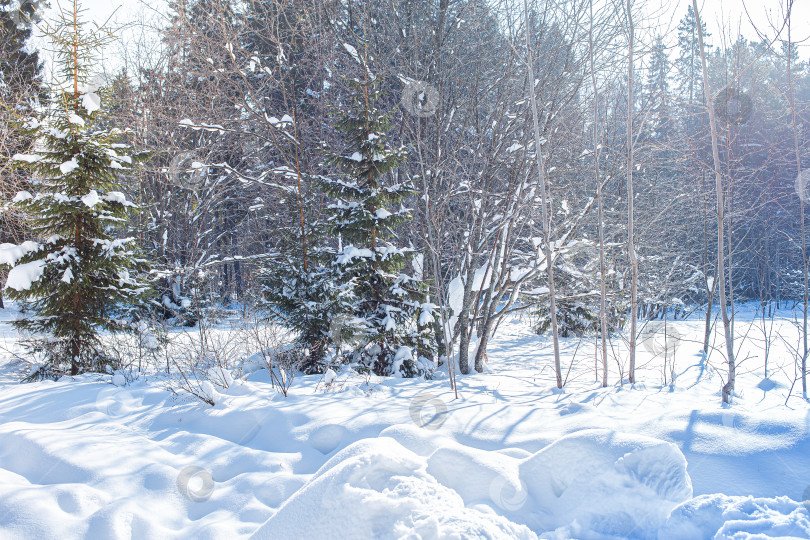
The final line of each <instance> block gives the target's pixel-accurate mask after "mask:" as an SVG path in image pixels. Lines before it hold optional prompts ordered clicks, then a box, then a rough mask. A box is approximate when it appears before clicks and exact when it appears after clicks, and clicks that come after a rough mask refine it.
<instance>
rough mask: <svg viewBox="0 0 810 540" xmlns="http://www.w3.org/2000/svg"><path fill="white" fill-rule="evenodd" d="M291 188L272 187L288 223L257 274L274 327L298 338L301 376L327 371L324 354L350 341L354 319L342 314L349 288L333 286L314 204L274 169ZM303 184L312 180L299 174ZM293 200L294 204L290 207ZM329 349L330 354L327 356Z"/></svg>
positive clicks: (287, 172)
mask: <svg viewBox="0 0 810 540" xmlns="http://www.w3.org/2000/svg"><path fill="white" fill-rule="evenodd" d="M278 172H280V173H281V174H282V175H283V176H286V177H288V178H287V179H288V180H290V182H289V184H291V185H287V183H285V184H284V185H276V186H275V187H276V188H277V189H278V190H280V191H281V192H282V193H283V194H284V196H285V199H286V200H287V201H288V202H289V203H291V204H289V205H288V206H287V208H289V219H287V220H283V223H287V225H284V224H282V225H281V227H279V228H278V229H277V230H276V233H277V234H278V235H279V236H280V238H279V240H278V243H277V245H278V246H279V249H278V250H277V251H276V252H274V253H272V255H271V256H269V257H268V258H267V260H266V261H265V265H264V267H263V268H262V269H261V271H260V273H259V278H260V281H261V284H262V302H263V304H264V306H265V307H266V308H267V309H268V310H269V312H270V313H271V314H272V317H273V319H274V321H275V322H278V323H280V324H282V325H283V326H285V327H286V328H289V329H290V330H292V331H293V332H295V334H296V340H295V341H296V344H297V345H298V346H299V347H298V348H297V349H296V355H295V356H296V360H297V361H298V364H299V367H300V368H301V370H302V371H303V372H304V373H308V374H311V373H321V372H323V371H324V370H325V366H326V361H327V360H328V358H327V355H328V354H329V353H330V352H332V353H333V352H335V350H336V346H337V348H339V346H340V343H341V341H342V339H343V338H351V336H352V330H351V329H352V322H353V321H352V320H351V319H346V317H345V314H346V313H348V312H350V311H351V309H352V306H353V304H352V300H353V291H352V288H351V286H350V284H346V283H344V284H340V283H337V282H336V279H335V278H336V275H337V274H336V271H335V269H334V268H333V267H332V266H331V264H330V263H331V262H332V259H333V254H334V250H331V249H329V248H327V247H325V246H324V238H325V237H326V235H327V234H328V231H327V229H326V226H325V223H324V222H323V220H322V219H320V218H319V217H318V216H317V215H316V210H317V204H316V201H315V200H313V198H312V197H311V196H309V195H308V194H307V193H302V192H301V189H302V187H301V184H300V183H297V181H298V177H299V173H297V172H296V171H293V170H291V169H287V168H285V167H283V168H280V169H278ZM300 176H301V179H300V180H301V181H302V182H303V183H304V184H306V185H313V184H314V183H315V179H314V178H312V177H311V176H309V175H307V174H304V173H300ZM293 201H295V203H293ZM330 349H332V350H331V351H330Z"/></svg>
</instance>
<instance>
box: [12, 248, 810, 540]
mask: <svg viewBox="0 0 810 540" xmlns="http://www.w3.org/2000/svg"><path fill="white" fill-rule="evenodd" d="M3 249H7V248H4V247H2V246H0V253H3V251H2V250H3ZM17 268H21V267H20V266H18V267H17ZM17 268H15V269H14V270H16V269H17ZM14 270H12V272H14ZM16 316H17V312H16V311H15V310H14V309H7V310H0V351H2V352H0V538H24V539H27V538H32V539H33V538H56V537H58V538H65V539H74V538H77V539H78V538H90V539H96V538H99V539H100V538H213V539H219V538H222V539H231V538H236V539H240V538H258V539H261V538H272V539H275V538H307V539H321V538H323V539H334V538H341V539H343V538H347V539H352V538H423V539H426V538H494V539H500V538H503V539H507V538H509V539H511V538H527V539H529V538H532V539H533V538H548V539H568V538H580V539H608V538H609V539H616V538H639V539H647V538H660V539H703V538H717V539H731V538H735V539H736V538H746V539H754V538H757V539H758V538H774V537H781V538H808V537H810V513H809V512H808V509H807V508H806V506H805V504H803V503H802V501H803V500H805V499H806V498H807V493H808V489H809V488H808V484H810V457H809V456H810V424H808V422H807V418H808V417H810V414H808V413H810V406H809V405H808V403H807V402H806V401H804V400H803V399H802V398H801V397H800V395H797V394H796V393H795V392H794V395H793V397H791V398H790V399H789V400H788V405H787V406H786V405H785V398H786V393H787V392H788V390H789V387H790V384H791V382H792V381H791V379H790V377H791V376H792V358H791V357H790V355H789V352H788V349H787V345H784V344H783V343H782V342H783V341H784V343H789V342H791V340H793V341H795V339H796V337H797V335H798V334H797V332H796V327H795V326H794V325H793V322H792V320H793V317H794V313H792V312H787V311H783V312H780V313H779V314H778V316H777V317H776V318H775V319H774V325H775V327H776V331H778V332H780V333H781V336H782V337H783V338H784V339H783V340H781V341H780V340H777V339H774V341H773V342H772V344H771V347H772V349H771V356H770V360H769V365H770V366H771V367H772V370H771V376H770V377H769V378H765V377H764V374H763V373H762V358H761V354H762V353H761V350H760V349H758V345H756V343H755V342H754V341H752V340H751V339H748V340H746V339H744V338H743V336H746V335H749V336H750V335H752V334H753V333H754V332H756V331H757V328H758V327H757V325H758V324H760V323H759V322H758V321H757V318H756V317H755V312H754V310H753V309H748V308H744V309H740V310H738V312H737V317H736V322H735V331H736V332H737V334H738V336H739V340H740V341H739V347H740V348H741V354H740V358H747V359H746V360H745V361H744V362H743V365H744V369H741V371H740V373H739V375H738V381H737V382H738V389H737V397H736V398H735V400H734V402H733V404H732V406H731V407H729V408H723V407H721V405H720V396H719V390H720V387H721V379H720V377H719V375H718V373H719V371H718V369H717V368H720V367H722V359H721V358H720V357H719V353H713V354H712V355H711V356H710V357H709V359H706V358H704V357H703V356H702V355H701V354H700V351H699V349H700V341H701V337H702V321H701V319H702V314H700V313H696V314H695V315H694V316H693V318H690V319H688V320H686V321H683V320H678V321H668V323H667V325H668V327H669V326H670V325H671V326H672V327H673V328H676V329H677V331H678V332H679V333H680V335H681V336H682V340H681V343H680V346H679V347H678V349H677V351H676V354H675V357H674V360H675V370H676V380H675V382H674V383H670V382H669V381H668V382H667V383H666V384H664V383H663V381H662V380H661V376H662V375H661V374H662V370H661V365H662V364H661V360H662V356H663V355H658V356H656V355H655V353H654V352H653V351H649V350H648V349H647V348H645V347H643V346H642V347H640V348H639V349H638V355H639V362H638V363H639V372H638V374H637V376H638V380H639V382H638V383H637V384H636V385H635V387H634V388H630V387H629V386H628V385H627V384H626V383H625V385H623V386H622V385H620V384H619V383H618V380H617V371H618V364H619V363H620V362H626V349H624V344H623V343H622V341H621V340H620V339H618V338H617V339H616V340H615V341H614V343H613V346H614V347H615V349H616V353H617V354H618V355H619V357H618V359H615V360H614V359H611V362H610V368H611V374H610V383H611V384H610V386H608V387H607V388H601V386H600V383H599V382H597V381H595V380H594V379H595V374H594V362H593V360H594V356H593V353H594V348H593V340H592V339H585V340H582V341H580V340H578V339H575V338H570V339H564V340H562V341H561V355H562V360H563V363H564V373H566V376H567V384H566V387H565V389H564V390H563V391H557V390H556V389H555V388H554V384H553V380H554V375H553V371H552V370H551V369H550V365H551V362H552V355H551V351H550V349H551V347H550V342H549V341H548V340H547V339H546V338H545V337H541V336H537V335H534V334H533V333H532V332H531V330H530V328H529V325H528V324H527V323H526V322H524V321H520V320H518V319H515V320H507V321H505V322H504V323H503V324H502V325H501V328H500V329H499V333H498V334H497V335H496V337H495V339H494V341H493V343H492V344H491V347H490V349H489V353H488V362H487V365H486V373H482V374H477V373H474V374H471V375H466V376H460V377H459V380H458V385H459V397H458V399H456V398H455V396H454V393H453V392H452V391H451V390H450V388H449V385H448V380H447V372H446V366H445V367H443V368H440V369H439V370H438V372H437V373H436V376H435V379H434V380H417V379H400V378H394V377H391V378H378V377H374V376H370V375H363V374H354V373H351V372H349V371H347V370H341V371H336V370H330V371H328V372H327V373H326V374H325V375H311V376H305V375H301V374H299V375H297V376H296V378H295V380H294V381H293V384H292V386H291V387H290V393H289V395H288V396H287V397H286V398H285V397H283V396H282V395H281V394H280V393H278V392H276V391H274V390H273V388H272V386H271V384H270V379H269V375H268V373H267V372H266V371H264V370H258V371H256V370H255V367H254V368H252V369H247V366H248V359H249V358H250V356H249V355H248V354H247V352H246V353H245V355H244V357H243V358H245V359H246V360H245V361H244V364H243V365H244V366H245V370H244V371H242V372H241V373H240V371H239V365H240V364H239V362H237V360H238V358H239V356H238V355H237V356H236V357H234V359H233V360H234V364H233V365H232V366H231V367H230V368H229V369H226V370H220V369H219V368H218V367H217V368H216V369H214V370H213V371H212V372H210V373H209V377H210V378H212V379H213V377H212V375H213V374H218V377H219V378H218V379H217V380H218V381H220V382H218V383H212V382H211V381H205V383H207V384H203V385H202V386H201V388H200V391H201V394H202V395H204V396H205V397H206V398H207V399H209V398H210V400H211V401H213V402H214V403H215V405H213V406H211V405H208V404H206V403H203V402H201V401H200V400H197V399H193V398H189V397H185V398H184V397H183V396H182V395H180V396H178V395H174V394H173V393H172V392H170V391H168V390H167V389H166V379H165V376H159V375H158V374H149V375H140V376H138V374H137V373H134V374H132V375H133V376H130V375H128V374H127V373H124V372H122V371H116V372H113V373H109V374H88V375H82V376H78V377H72V378H71V377H65V378H63V379H60V380H59V381H57V382H37V383H30V384H17V382H16V381H17V380H18V379H17V378H15V377H14V376H12V375H13V374H15V373H17V372H19V373H28V369H27V368H26V369H21V368H20V366H18V365H17V364H16V362H17V360H15V356H14V354H13V351H15V350H18V349H17V347H18V344H17V342H16V341H17V336H16V333H15V332H14V331H13V330H12V329H11V328H10V327H9V326H8V322H9V321H10V320H13V319H14V318H15V317H16ZM237 328H239V325H238V324H236V323H235V324H234V325H233V326H227V325H221V326H219V327H216V328H213V329H211V330H210V331H211V332H213V333H214V335H215V337H214V338H213V340H214V341H217V340H219V339H223V340H224V339H227V338H229V337H230V339H238V335H234V334H233V333H234V332H238V331H239V330H237ZM791 332H793V333H792V334H791ZM141 333H143V332H141ZM721 334H722V330H721V331H720V333H718V334H716V335H715V336H714V337H715V338H719V337H720V336H721ZM194 335H195V332H193V331H192V332H190V333H189V334H177V335H175V338H177V339H179V338H180V337H183V339H188V340H193V339H194V338H193V336H194ZM105 339H106V338H105ZM180 343H181V344H180V345H179V347H181V349H179V350H180V351H182V350H183V349H182V348H183V347H184V348H185V349H187V350H194V349H195V345H194V342H193V341H192V342H188V343H187V344H186V345H183V344H182V343H186V342H182V341H181V342H180ZM175 352H177V350H176V351H175ZM234 354H236V353H234ZM251 354H252V353H251ZM408 355H413V352H412V351H410V350H407V349H406V350H398V351H397V353H396V357H397V358H398V359H403V360H404V359H405V358H407V357H408ZM758 355H759V356H758ZM174 358H177V359H178V360H180V358H181V356H180V355H176V356H174ZM672 360H673V357H672V355H670V356H669V361H672ZM231 373H233V375H231ZM248 373H250V374H249V375H248Z"/></svg>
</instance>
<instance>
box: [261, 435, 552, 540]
mask: <svg viewBox="0 0 810 540" xmlns="http://www.w3.org/2000/svg"><path fill="white" fill-rule="evenodd" d="M313 508H317V509H318V518H317V519H312V509H313ZM290 531H295V535H296V536H297V537H298V538H308V539H319V538H324V539H330V540H331V539H333V538H335V537H336V536H335V535H336V531H340V533H339V535H340V538H343V539H347V540H349V539H354V538H357V539H366V538H491V539H501V538H502V539H524V538H525V539H532V538H537V536H536V535H535V534H534V533H532V532H531V531H529V529H527V528H526V527H525V526H522V525H518V524H515V523H511V522H510V521H508V520H507V519H506V518H504V517H502V516H499V515H495V514H492V513H487V512H482V511H479V510H476V509H470V508H465V506H464V501H463V500H462V498H461V497H460V496H459V495H458V493H456V492H455V491H453V490H452V489H449V488H447V487H445V486H443V485H442V484H440V483H439V482H437V481H436V479H435V478H433V477H432V476H430V475H429V474H427V472H426V471H425V460H424V459H423V458H421V457H419V456H418V455H416V454H414V453H413V452H411V451H409V450H407V449H406V448H404V447H403V446H402V445H400V444H399V443H397V442H396V441H394V440H393V439H390V438H387V437H381V438H378V439H365V440H362V441H358V442H357V443H355V444H353V445H351V446H349V447H347V448H345V449H344V450H342V451H341V452H339V453H338V454H337V455H336V456H335V457H333V458H332V459H330V460H329V461H328V462H327V463H326V464H325V465H324V466H323V467H322V468H321V469H320V470H319V471H318V472H317V473H316V474H315V476H314V478H313V480H311V481H310V482H309V483H308V484H307V485H306V486H304V487H303V488H302V489H301V490H300V491H298V492H297V493H296V494H295V495H293V497H292V498H291V499H289V500H288V501H287V502H286V503H285V504H284V505H283V506H282V507H281V508H280V509H279V511H278V512H277V513H276V514H275V515H274V516H273V517H272V518H270V520H268V521H267V522H266V523H265V524H264V525H263V526H262V527H261V528H260V529H259V530H258V531H257V532H256V533H255V534H254V535H253V537H252V538H256V539H263V538H267V539H275V538H286V537H288V536H289V532H290Z"/></svg>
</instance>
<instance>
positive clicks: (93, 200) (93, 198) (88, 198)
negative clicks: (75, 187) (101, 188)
mask: <svg viewBox="0 0 810 540" xmlns="http://www.w3.org/2000/svg"><path fill="white" fill-rule="evenodd" d="M81 201H82V202H83V203H84V205H85V206H87V207H88V208H93V207H94V206H95V205H97V204H98V203H100V202H101V198H100V197H99V196H98V192H97V191H96V190H95V189H91V190H90V193H88V194H87V195H85V196H84V197H82V199H81Z"/></svg>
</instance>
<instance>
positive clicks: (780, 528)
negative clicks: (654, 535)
mask: <svg viewBox="0 0 810 540" xmlns="http://www.w3.org/2000/svg"><path fill="white" fill-rule="evenodd" d="M658 538H660V539H661V540H664V539H666V540H690V539H692V538H712V539H714V540H725V539H732V538H733V539H734V540H748V539H751V540H753V539H755V538H810V513H809V512H808V509H807V508H805V506H804V505H803V504H802V503H798V502H796V501H793V500H791V499H789V498H788V497H775V498H757V497H750V496H748V497H732V496H728V495H719V494H718V495H701V496H698V497H695V498H694V499H691V500H689V501H686V502H685V503H683V504H681V505H679V506H678V507H676V508H675V509H674V510H673V511H672V513H671V514H670V516H669V519H668V520H667V522H666V524H665V525H664V527H663V528H662V529H661V531H660V532H659V533H658Z"/></svg>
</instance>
